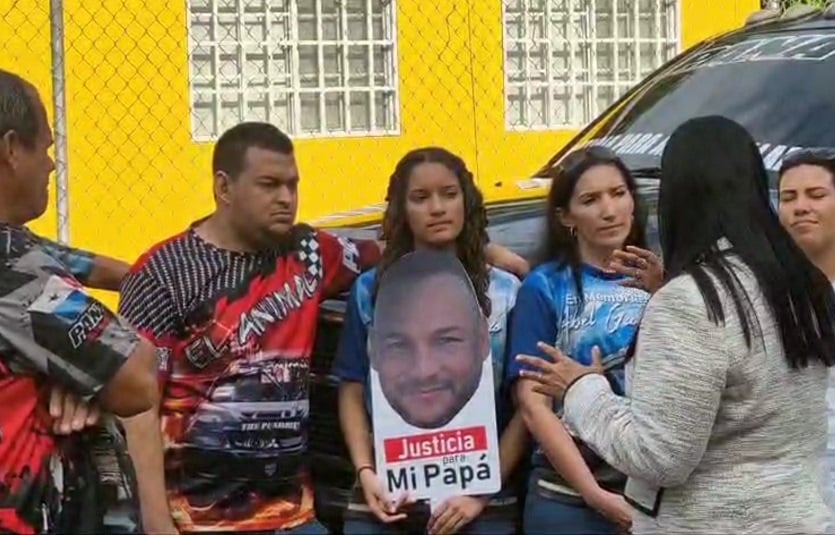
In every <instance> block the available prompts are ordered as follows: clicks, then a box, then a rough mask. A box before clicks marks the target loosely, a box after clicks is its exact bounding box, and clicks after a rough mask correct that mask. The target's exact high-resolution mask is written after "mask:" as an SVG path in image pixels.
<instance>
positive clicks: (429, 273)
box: [374, 249, 482, 318]
mask: <svg viewBox="0 0 835 535" xmlns="http://www.w3.org/2000/svg"><path fill="white" fill-rule="evenodd" d="M438 275H443V276H449V277H453V278H454V279H456V281H457V282H458V287H459V288H460V289H461V291H462V292H466V293H467V295H468V296H472V299H468V307H469V308H471V310H470V312H472V314H473V315H474V317H477V318H480V317H481V316H482V313H481V308H480V307H479V304H478V298H477V297H476V294H475V289H474V288H473V283H472V281H471V280H470V277H469V275H468V274H467V270H466V269H464V265H463V264H461V261H460V260H459V259H458V257H457V256H455V255H454V254H453V253H448V252H444V251H434V250H429V249H422V250H420V251H415V252H413V253H409V254H407V255H405V256H403V257H401V258H400V259H399V260H397V261H396V262H394V263H393V264H392V265H391V266H389V268H388V269H386V271H385V272H383V274H382V277H381V279H380V285H379V288H378V290H377V296H376V299H375V303H374V308H375V313H378V314H380V317H386V316H387V315H389V314H393V313H395V312H396V311H397V310H399V309H402V307H403V306H405V304H406V303H409V302H411V301H412V300H414V299H415V296H416V294H418V293H424V292H427V291H428V292H431V291H432V290H431V288H430V289H426V288H425V287H424V283H425V281H426V280H427V279H429V278H430V277H435V276H438ZM437 298H438V299H444V296H443V295H437ZM375 315H376V314H375Z"/></svg>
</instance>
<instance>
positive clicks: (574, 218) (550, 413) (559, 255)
mask: <svg viewBox="0 0 835 535" xmlns="http://www.w3.org/2000/svg"><path fill="white" fill-rule="evenodd" d="M552 177H553V182H552V185H551V190H550V192H549V195H548V200H547V216H546V218H547V228H546V232H545V240H544V243H543V245H542V260H543V263H542V264H541V265H539V266H538V267H536V268H535V269H534V270H533V271H532V272H531V273H530V275H528V277H527V278H526V279H525V281H524V283H523V284H522V287H521V289H520V290H519V294H518V296H517V301H516V309H515V311H514V313H513V322H512V326H511V331H510V342H509V344H510V355H511V356H515V355H518V354H528V355H540V354H542V351H540V350H539V349H538V346H537V344H538V343H539V342H541V341H548V343H554V344H556V345H557V346H558V347H560V348H561V349H562V351H563V352H564V353H565V354H566V355H570V356H571V358H574V359H577V360H578V361H580V362H583V363H590V362H591V361H592V347H594V346H599V347H600V348H601V349H602V350H603V358H602V365H603V367H604V369H605V374H606V377H607V378H608V379H609V382H610V383H611V384H612V388H613V389H614V390H615V391H616V392H619V393H620V394H621V395H622V394H623V393H624V361H625V357H626V354H627V351H628V349H629V347H630V345H631V343H632V340H633V338H634V336H635V332H636V329H637V326H638V323H639V322H640V320H641V315H642V313H643V309H644V305H645V304H646V302H647V300H648V298H649V294H648V293H647V292H645V291H644V290H642V289H639V288H634V287H630V286H636V285H637V286H649V287H655V286H657V284H658V282H659V281H660V279H661V278H662V274H663V269H662V267H661V262H660V260H659V259H658V258H657V257H656V256H655V255H654V254H653V253H651V252H650V251H647V250H645V249H644V248H645V237H644V227H643V224H642V220H641V217H640V214H639V212H638V211H637V210H636V202H637V194H636V189H637V187H636V184H635V180H634V178H633V177H632V175H631V174H630V173H629V171H628V170H627V168H626V167H625V166H624V164H623V163H622V162H621V161H620V160H619V159H618V158H617V156H616V155H615V154H614V153H613V152H611V151H610V150H608V149H605V148H603V147H590V148H583V149H579V150H577V151H575V152H573V153H572V154H569V155H568V156H567V157H565V158H564V159H563V160H562V161H561V162H560V163H559V164H558V165H557V167H556V168H555V169H553V170H552ZM624 247H625V248H626V250H625V251H623V250H621V249H623V248H624ZM625 264H629V265H625ZM613 270H615V271H618V272H620V273H616V272H614V271H613ZM621 273H629V274H630V275H632V276H633V277H634V278H633V279H629V278H626V277H625V276H624V275H623V274H621ZM636 279H637V280H640V281H642V282H643V284H635V283H636V282H637V280H636ZM521 370H522V367H521V366H520V365H519V363H517V362H516V361H515V360H513V361H512V362H511V363H510V364H509V365H508V376H509V379H510V380H511V381H513V380H515V379H517V378H519V376H520V371H521ZM514 389H515V393H516V396H517V399H518V403H519V405H520V409H521V412H522V414H523V415H524V420H525V423H526V424H527V426H528V429H529V430H530V431H531V433H532V435H533V437H534V439H535V440H536V442H537V447H536V448H535V449H534V453H533V457H532V471H531V475H530V481H529V484H528V493H527V500H526V504H525V512H524V521H523V523H524V530H525V532H526V533H531V534H538V533H555V534H559V533H564V534H573V533H594V534H601V533H607V534H608V533H616V532H617V531H619V530H621V531H623V530H628V529H629V526H630V525H631V514H632V512H631V508H630V506H629V505H628V504H627V503H626V501H625V500H624V498H623V496H622V492H623V486H624V484H625V481H626V477H625V476H624V475H623V474H621V473H619V472H618V471H616V470H614V469H613V468H611V467H610V466H609V465H607V464H606V463H605V462H604V461H603V460H602V459H600V458H599V457H598V456H597V455H595V454H594V452H592V451H591V450H590V449H589V448H588V447H586V446H585V445H583V444H582V443H581V442H580V441H578V440H577V439H575V438H574V437H573V436H572V434H571V432H570V430H567V429H566V428H565V427H564V426H563V424H562V422H561V420H560V413H561V407H559V406H558V404H557V403H556V402H555V400H553V399H552V398H550V397H549V396H547V395H543V394H542V393H540V392H539V390H538V388H537V387H536V383H534V382H533V381H530V380H527V379H525V378H524V377H523V378H521V379H519V380H518V381H516V382H515V386H514Z"/></svg>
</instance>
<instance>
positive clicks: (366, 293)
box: [333, 268, 521, 496]
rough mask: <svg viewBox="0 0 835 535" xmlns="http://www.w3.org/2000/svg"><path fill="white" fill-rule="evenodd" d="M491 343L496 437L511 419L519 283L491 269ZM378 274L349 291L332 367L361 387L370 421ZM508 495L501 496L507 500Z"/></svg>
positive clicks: (368, 274) (365, 276)
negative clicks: (513, 314) (512, 338)
mask: <svg viewBox="0 0 835 535" xmlns="http://www.w3.org/2000/svg"><path fill="white" fill-rule="evenodd" d="M489 273H490V287H489V290H488V295H489V297H490V303H491V307H490V308H491V312H490V319H489V323H490V342H491V349H492V357H493V379H494V383H493V384H494V386H495V389H496V424H497V429H498V431H499V434H501V432H502V431H503V430H504V428H505V427H506V426H507V423H508V422H509V421H510V418H511V417H512V416H513V406H512V403H511V401H510V398H509V396H507V395H505V392H506V390H505V389H504V388H502V383H503V379H504V377H505V375H506V366H507V355H508V353H507V335H508V323H509V316H510V311H511V310H512V309H513V307H514V304H515V302H516V292H517V291H518V289H519V287H520V285H521V283H520V282H519V279H517V278H516V277H515V276H514V275H511V274H510V273H508V272H506V271H502V270H501V269H497V268H490V271H489ZM376 274H377V270H376V269H372V270H370V271H367V272H365V273H363V274H362V275H360V277H359V278H358V279H357V280H356V282H355V283H354V286H353V288H352V289H351V295H350V297H349V299H348V306H347V311H346V315H345V322H344V324H343V326H342V333H341V336H340V339H339V348H338V349H337V352H336V360H335V361H334V364H333V373H334V375H336V376H337V377H339V379H340V381H352V382H358V383H363V385H365V386H366V388H365V408H366V411H367V413H368V415H369V420H371V389H370V388H367V381H368V374H369V357H368V330H369V328H370V326H371V322H372V320H373V318H374V306H373V303H372V299H371V294H372V292H373V290H374V279H375V277H376ZM506 495H507V492H506V489H505V491H503V492H502V496H506Z"/></svg>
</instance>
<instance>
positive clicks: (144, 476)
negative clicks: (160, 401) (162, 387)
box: [122, 408, 173, 533]
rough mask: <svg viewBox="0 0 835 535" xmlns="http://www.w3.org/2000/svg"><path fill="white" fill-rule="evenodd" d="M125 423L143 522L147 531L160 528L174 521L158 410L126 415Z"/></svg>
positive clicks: (123, 420)
mask: <svg viewBox="0 0 835 535" xmlns="http://www.w3.org/2000/svg"><path fill="white" fill-rule="evenodd" d="M122 425H123V426H124V428H125V434H126V435H127V441H128V452H129V453H130V456H131V460H132V461H133V465H134V468H135V471H136V483H137V486H138V487H139V488H138V491H139V503H140V506H141V511H142V523H143V524H144V527H145V531H146V532H147V533H156V532H160V531H162V530H163V529H164V528H165V527H167V526H170V525H171V523H172V522H173V521H172V518H171V510H170V509H169V507H168V498H167V493H166V490H165V469H164V466H163V444H162V431H161V429H160V420H159V410H158V409H157V408H154V409H151V410H150V411H147V412H144V413H142V414H139V415H137V416H133V417H131V418H123V419H122ZM155 526H159V527H158V528H157V527H155Z"/></svg>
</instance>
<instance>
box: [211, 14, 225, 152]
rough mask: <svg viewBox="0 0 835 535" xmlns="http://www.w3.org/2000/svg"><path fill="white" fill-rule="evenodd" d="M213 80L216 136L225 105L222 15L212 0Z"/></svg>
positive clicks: (218, 133) (214, 129) (214, 128)
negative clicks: (221, 70)
mask: <svg viewBox="0 0 835 535" xmlns="http://www.w3.org/2000/svg"><path fill="white" fill-rule="evenodd" d="M211 9H212V39H213V40H214V43H212V80H213V82H214V84H213V86H214V93H215V94H214V95H213V97H214V98H212V108H213V111H214V113H213V114H212V115H213V116H214V117H213V119H214V121H213V123H214V124H213V128H212V129H213V131H214V135H215V136H219V135H220V129H221V114H222V113H223V106H221V104H220V45H219V43H220V17H218V14H217V2H215V1H213V2H212V8H211Z"/></svg>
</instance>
